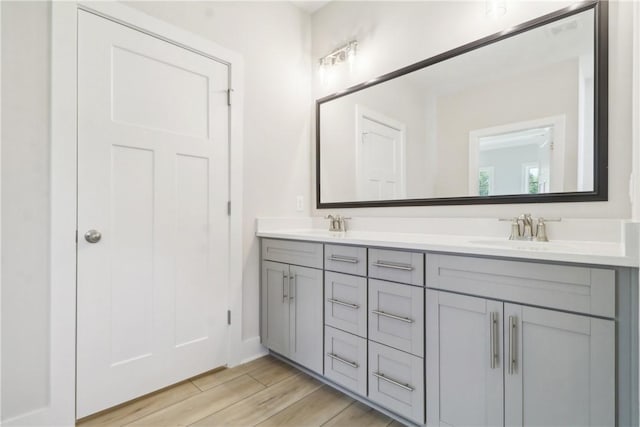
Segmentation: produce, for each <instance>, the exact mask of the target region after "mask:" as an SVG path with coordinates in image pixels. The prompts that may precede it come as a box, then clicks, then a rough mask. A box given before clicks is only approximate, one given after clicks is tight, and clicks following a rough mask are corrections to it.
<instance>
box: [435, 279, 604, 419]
mask: <svg viewBox="0 0 640 427" xmlns="http://www.w3.org/2000/svg"><path fill="white" fill-rule="evenodd" d="M426 312H427V317H426V337H427V338H426V340H427V342H426V347H427V357H426V378H427V425H430V426H440V425H448V426H466V425H487V426H489V425H503V422H504V425H507V426H558V425H567V426H568V425H570V426H613V425H615V342H614V339H615V326H614V321H613V320H607V319H600V318H594V317H589V316H583V315H578V314H570V313H564V312H560V311H555V310H547V309H542V308H534V307H528V306H523V305H519V304H509V303H503V302H501V301H494V300H487V299H483V298H475V297H469V296H463V295H458V294H451V293H448V292H442V291H435V290H428V291H427V293H426ZM503 396H504V398H503ZM503 413H504V421H503Z"/></svg>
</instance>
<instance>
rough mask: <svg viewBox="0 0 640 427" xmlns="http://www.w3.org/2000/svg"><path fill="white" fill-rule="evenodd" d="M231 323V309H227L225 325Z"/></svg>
mask: <svg viewBox="0 0 640 427" xmlns="http://www.w3.org/2000/svg"><path fill="white" fill-rule="evenodd" d="M230 324H231V310H227V325H230Z"/></svg>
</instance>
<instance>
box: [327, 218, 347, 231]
mask: <svg viewBox="0 0 640 427" xmlns="http://www.w3.org/2000/svg"><path fill="white" fill-rule="evenodd" d="M325 219H328V220H329V231H338V232H343V231H347V221H346V220H348V219H351V218H350V217H345V216H342V215H327V216H325Z"/></svg>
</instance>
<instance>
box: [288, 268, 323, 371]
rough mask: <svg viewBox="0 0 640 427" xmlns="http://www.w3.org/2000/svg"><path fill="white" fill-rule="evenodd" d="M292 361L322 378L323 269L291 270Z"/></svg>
mask: <svg viewBox="0 0 640 427" xmlns="http://www.w3.org/2000/svg"><path fill="white" fill-rule="evenodd" d="M289 275H290V281H289V306H290V314H289V316H290V318H289V319H290V320H289V322H290V329H289V330H290V334H291V335H290V339H291V341H290V343H291V344H290V345H291V348H290V355H291V359H292V360H294V361H295V362H298V363H299V364H301V365H302V366H304V367H307V368H309V369H311V370H313V371H315V372H317V373H319V374H321V375H322V360H323V354H322V345H323V338H322V332H323V322H322V314H323V300H322V293H323V287H324V286H323V283H322V270H316V269H314V268H307V267H300V266H296V265H292V266H290V267H289Z"/></svg>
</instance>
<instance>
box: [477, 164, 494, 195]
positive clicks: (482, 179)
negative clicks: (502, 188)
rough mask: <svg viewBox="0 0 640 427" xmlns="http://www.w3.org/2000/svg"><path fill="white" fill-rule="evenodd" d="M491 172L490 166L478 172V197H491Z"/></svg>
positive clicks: (492, 181) (492, 180)
mask: <svg viewBox="0 0 640 427" xmlns="http://www.w3.org/2000/svg"><path fill="white" fill-rule="evenodd" d="M493 171H494V168H493V167H492V166H488V167H482V168H480V170H479V171H478V196H491V195H493V194H494V192H493V183H494V179H493Z"/></svg>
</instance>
